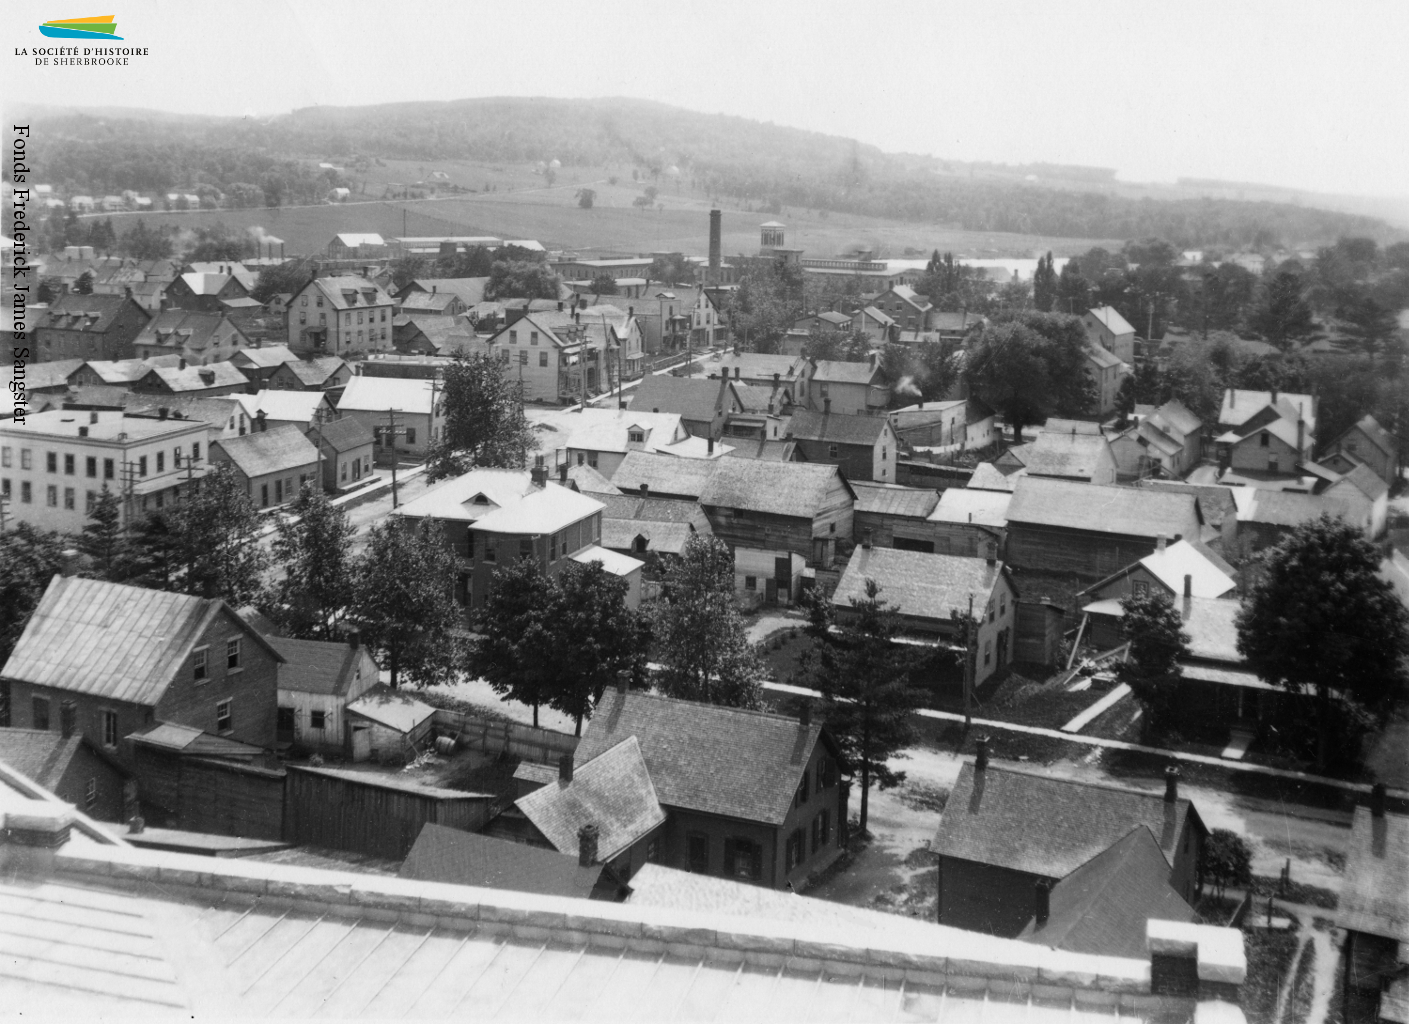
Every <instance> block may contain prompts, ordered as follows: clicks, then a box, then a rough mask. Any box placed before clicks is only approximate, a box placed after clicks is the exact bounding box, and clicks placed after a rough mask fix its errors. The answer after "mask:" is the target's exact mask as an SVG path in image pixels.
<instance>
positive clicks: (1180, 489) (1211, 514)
mask: <svg viewBox="0 0 1409 1024" xmlns="http://www.w3.org/2000/svg"><path fill="white" fill-rule="evenodd" d="M1138 486H1140V487H1148V488H1151V489H1153V490H1159V491H1168V492H1169V493H1171V494H1192V495H1193V496H1194V497H1195V498H1196V499H1197V500H1198V503H1199V514H1200V515H1202V516H1203V521H1204V522H1205V523H1207V524H1208V525H1209V526H1213V527H1219V526H1222V525H1223V519H1224V517H1225V516H1236V515H1237V514H1238V506H1237V503H1236V502H1235V501H1234V500H1233V492H1232V490H1230V489H1229V488H1227V487H1220V486H1218V485H1217V484H1187V483H1184V482H1183V481H1181V480H1142V481H1140V483H1139V485H1138Z"/></svg>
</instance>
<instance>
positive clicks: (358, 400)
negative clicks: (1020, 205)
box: [338, 374, 434, 416]
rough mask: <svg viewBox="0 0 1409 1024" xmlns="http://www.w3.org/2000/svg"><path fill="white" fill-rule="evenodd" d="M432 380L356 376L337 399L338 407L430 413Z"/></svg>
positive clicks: (367, 410) (363, 410) (374, 410)
mask: <svg viewBox="0 0 1409 1024" xmlns="http://www.w3.org/2000/svg"><path fill="white" fill-rule="evenodd" d="M433 383H434V382H433V381H428V380H420V379H417V378H399V377H364V376H362V375H360V374H359V375H357V376H355V377H353V378H352V379H351V380H349V381H348V382H347V387H346V389H344V391H343V393H342V397H341V398H339V399H338V409H339V410H344V411H346V410H352V411H354V412H386V411H387V410H389V409H395V410H396V411H397V412H409V413H418V414H420V415H422V416H428V415H430V411H431V396H432V393H433V389H432V384H433Z"/></svg>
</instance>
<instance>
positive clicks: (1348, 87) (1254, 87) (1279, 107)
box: [0, 0, 1409, 196]
mask: <svg viewBox="0 0 1409 1024" xmlns="http://www.w3.org/2000/svg"><path fill="white" fill-rule="evenodd" d="M3 11H4V21H3V22H0V23H3V24H4V25H5V38H6V43H7V47H8V49H9V50H12V51H13V50H18V49H22V48H23V49H28V48H31V47H36V46H46V45H47V46H53V45H63V41H59V40H52V39H46V38H44V37H43V36H41V35H40V33H39V31H38V28H37V26H38V25H39V24H40V23H41V22H43V21H46V20H50V19H54V18H60V17H71V16H77V15H76V12H75V7H74V4H73V0H60V3H54V2H52V0H45V2H43V3H33V2H29V0H5V3H4V5H3ZM102 12H103V13H113V14H115V15H116V17H117V25H118V31H117V34H118V35H120V36H122V37H123V42H122V43H114V44H112V45H117V46H133V47H145V48H147V49H148V51H149V53H148V55H146V56H143V57H136V58H132V63H131V64H130V65H128V66H126V67H55V66H47V67H44V66H35V64H34V60H35V58H34V56H33V55H29V54H25V55H18V54H15V53H13V52H5V53H3V54H0V56H3V67H0V73H3V78H0V82H3V87H0V97H3V99H0V103H4V104H6V105H8V104H11V103H14V102H24V101H31V102H37V103H44V104H50V105H61V106H99V105H113V106H130V107H147V108H154V109H161V110H170V111H176V112H181V113H207V114H230V115H251V116H267V115H270V114H274V113H279V112H283V111H287V110H291V109H294V108H297V107H305V106H314V105H333V106H358V105H365V104H373V103H384V102H393V101H395V102H399V101H409V100H426V99H459V98H463V97H473V96H502V95H514V96H557V97H596V96H631V97H638V98H642V99H651V100H657V101H660V102H663V103H670V104H674V105H678V106H682V107H688V108H691V109H694V110H700V111H704V112H706V113H724V114H733V115H738V116H741V117H749V118H755V119H758V120H761V121H773V122H776V123H778V124H786V125H790V126H793V127H798V128H805V129H810V130H814V131H819V132H825V133H828V134H835V135H843V136H848V137H852V138H857V139H860V140H861V141H863V142H867V143H871V144H874V145H876V146H879V147H880V148H882V149H884V150H887V151H904V152H912V153H929V154H933V155H935V156H938V157H941V158H947V159H954V160H986V161H996V162H1002V163H1025V162H1051V163H1067V164H1081V165H1084V166H1095V167H1111V168H1115V169H1116V170H1117V172H1118V173H1119V176H1120V177H1121V178H1122V179H1124V180H1130V181H1173V180H1174V179H1175V178H1177V177H1203V178H1220V179H1224V180H1233V181H1252V182H1258V183H1264V184H1272V185H1284V186H1288V187H1293V188H1300V189H1306V190H1313V191H1320V192H1330V193H1338V194H1349V195H1394V196H1404V195H1409V73H1406V71H1405V68H1406V67H1407V66H1409V61H1406V59H1405V57H1406V54H1405V51H1406V47H1409V3H1406V2H1404V0H1385V2H1381V0H1360V2H1352V0H1337V2H1335V3H1329V2H1325V0H1316V2H1305V0H1276V2H1246V0H1221V2H1204V0H1179V2H1176V3H1163V4H1158V5H1156V4H1152V3H1149V2H1148V0H1145V2H1138V3H1137V2H1133V0H1123V2H1104V0H1046V2H1041V3H1037V2H1033V3H1012V2H1002V0H996V2H995V0H963V2H949V0H927V2H904V0H890V2H887V0H880V2H866V3H857V2H854V0H853V2H850V3H832V2H828V0H814V2H810V3H805V4H804V3H795V2H792V0H764V2H758V0H751V2H736V0H715V2H713V3H697V2H693V0H674V2H665V0H650V2H639V0H605V2H601V3H595V4H587V3H583V2H582V0H571V2H559V0H534V2H533V3H513V2H511V3H502V2H501V3H497V4H486V3H483V2H449V3H447V2H439V0H418V2H416V3H411V4H406V5H398V4H391V3H386V2H385V0H376V2H372V0H339V2H337V3H327V2H322V0H306V2H290V0H282V2H281V0H241V2H240V3H238V4H235V5H233V6H231V5H228V4H211V3H203V4H194V3H189V2H183V3H176V2H172V0H111V2H108V3H106V5H104V6H103V7H102ZM69 45H74V44H73V43H70V44H69ZM76 45H79V46H82V45H85V44H84V43H82V42H79V43H77V44H76ZM87 45H91V44H87Z"/></svg>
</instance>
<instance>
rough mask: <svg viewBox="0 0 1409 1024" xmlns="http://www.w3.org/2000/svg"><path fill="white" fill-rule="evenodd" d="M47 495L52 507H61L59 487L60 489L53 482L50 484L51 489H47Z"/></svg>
mask: <svg viewBox="0 0 1409 1024" xmlns="http://www.w3.org/2000/svg"><path fill="white" fill-rule="evenodd" d="M45 497H46V498H48V505H49V507H50V508H58V507H59V489H58V488H57V487H55V486H54V485H53V484H50V485H49V489H48V491H47V493H46V495H45Z"/></svg>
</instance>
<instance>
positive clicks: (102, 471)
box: [0, 409, 210, 535]
mask: <svg viewBox="0 0 1409 1024" xmlns="http://www.w3.org/2000/svg"><path fill="white" fill-rule="evenodd" d="M209 433H210V427H209V425H208V424H207V423H205V422H204V421H203V420H184V419H183V420H177V419H170V418H161V417H146V416H129V415H126V414H124V413H123V412H120V411H112V412H99V411H88V412H81V411H79V410H77V409H53V410H50V411H49V412H42V413H37V414H35V415H33V416H26V417H25V421H24V422H23V423H16V422H13V421H9V420H7V421H3V422H0V497H4V498H5V499H6V503H7V505H8V507H9V514H10V515H11V516H13V517H14V519H15V521H17V522H21V523H29V524H30V525H32V526H35V527H38V528H40V529H44V530H59V531H61V532H63V533H69V534H74V535H78V534H81V533H82V532H83V528H84V527H85V526H86V525H87V523H88V513H89V512H91V511H92V509H93V506H94V505H95V504H96V502H97V500H98V496H99V495H100V494H101V493H102V491H103V489H104V488H106V489H107V490H108V491H109V492H111V493H113V494H115V495H117V496H118V497H119V498H121V499H122V500H121V502H120V505H119V508H120V510H121V518H120V522H121V523H122V524H123V525H124V526H125V525H127V524H128V523H129V522H131V521H132V520H133V518H134V517H137V516H140V515H141V514H142V512H144V511H150V510H154V509H159V508H162V507H164V506H165V505H166V504H168V503H171V504H174V503H175V502H176V501H177V500H178V499H179V496H180V491H181V488H182V487H183V486H185V485H186V484H187V483H188V481H189V479H190V476H191V474H194V476H195V477H196V478H197V479H199V477H200V476H202V475H203V474H204V470H203V468H201V467H202V465H203V464H202V462H201V458H202V454H203V450H204V449H205V448H206V447H207V436H208V434H209Z"/></svg>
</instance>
